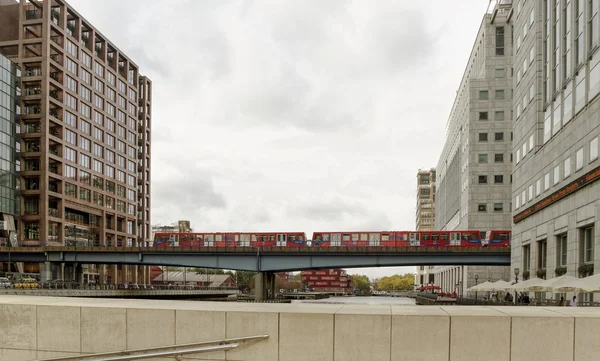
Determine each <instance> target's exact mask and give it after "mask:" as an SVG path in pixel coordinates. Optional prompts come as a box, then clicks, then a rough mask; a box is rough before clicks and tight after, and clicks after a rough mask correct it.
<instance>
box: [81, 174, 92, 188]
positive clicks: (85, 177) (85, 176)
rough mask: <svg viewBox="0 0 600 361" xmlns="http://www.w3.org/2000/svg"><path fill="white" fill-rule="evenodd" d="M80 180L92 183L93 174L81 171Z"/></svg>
mask: <svg viewBox="0 0 600 361" xmlns="http://www.w3.org/2000/svg"><path fill="white" fill-rule="evenodd" d="M79 181H80V182H81V183H84V184H87V185H88V186H89V185H92V176H91V175H90V173H88V172H84V171H80V172H79Z"/></svg>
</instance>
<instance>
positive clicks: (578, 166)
mask: <svg viewBox="0 0 600 361" xmlns="http://www.w3.org/2000/svg"><path fill="white" fill-rule="evenodd" d="M581 168H583V148H581V149H579V150H578V151H577V154H576V156H575V171H578V170H580V169H581Z"/></svg>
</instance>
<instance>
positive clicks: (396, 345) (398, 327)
mask: <svg viewBox="0 0 600 361" xmlns="http://www.w3.org/2000/svg"><path fill="white" fill-rule="evenodd" d="M420 307H421V308H422V310H415V311H412V312H411V311H410V310H406V311H403V310H401V309H398V311H396V310H395V309H394V308H393V309H392V345H391V349H392V352H391V353H392V358H391V361H403V360H412V361H448V352H449V350H450V317H449V316H448V315H447V314H446V313H445V312H443V311H442V310H440V308H438V307H435V306H431V307H430V306H420ZM423 335H427V338H426V339H427V340H435V342H434V344H435V347H424V346H423V343H422V342H423Z"/></svg>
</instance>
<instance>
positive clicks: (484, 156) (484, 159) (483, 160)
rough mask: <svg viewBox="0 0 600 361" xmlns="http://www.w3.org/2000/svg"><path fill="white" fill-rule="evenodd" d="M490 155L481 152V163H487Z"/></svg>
mask: <svg viewBox="0 0 600 361" xmlns="http://www.w3.org/2000/svg"><path fill="white" fill-rule="evenodd" d="M487 162H488V155H487V154H479V163H487Z"/></svg>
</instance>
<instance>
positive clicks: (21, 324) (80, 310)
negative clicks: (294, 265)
mask: <svg viewBox="0 0 600 361" xmlns="http://www.w3.org/2000/svg"><path fill="white" fill-rule="evenodd" d="M598 329H600V310H599V309H597V308H583V307H582V308H571V307H560V308H559V307H487V306H394V305H377V306H370V305H324V304H303V303H292V304H256V303H235V302H189V301H156V300H115V299H79V298H57V297H31V296H0V333H1V334H2V335H3V342H2V344H1V345H0V360H15V361H26V360H27V361H29V360H37V359H44V358H50V357H59V356H72V357H76V356H77V355H81V354H91V353H100V352H109V351H121V350H126V349H140V348H147V347H156V346H169V345H175V344H186V343H194V342H200V341H210V340H221V339H225V338H232V337H248V336H260V335H268V338H266V339H264V340H260V341H255V342H250V343H243V344H240V345H239V346H238V347H237V348H235V349H232V350H231V351H226V352H225V351H217V352H212V353H209V354H200V355H196V356H192V355H186V356H185V359H193V360H206V359H215V358H216V359H226V360H256V361H293V360H315V361H317V360H318V361H327V360H332V361H333V360H340V361H341V360H344V361H352V360H357V361H358V360H361V361H365V360H377V361H379V360H389V361H396V360H397V361H400V360H423V361H425V360H426V361H437V360H444V361H448V360H451V361H452V360H456V361H470V360H476V361H487V360H489V361H504V360H507V361H508V360H510V361H536V360H544V361H553V360H556V361H571V360H573V361H584V360H593V359H596V358H597V356H598V350H600V334H598V332H597V330H598ZM425 335H426V337H425ZM75 359H76V358H72V360H75ZM153 360H172V358H171V359H167V358H155V359H153Z"/></svg>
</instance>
